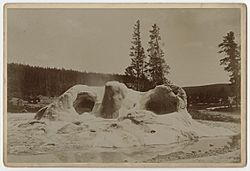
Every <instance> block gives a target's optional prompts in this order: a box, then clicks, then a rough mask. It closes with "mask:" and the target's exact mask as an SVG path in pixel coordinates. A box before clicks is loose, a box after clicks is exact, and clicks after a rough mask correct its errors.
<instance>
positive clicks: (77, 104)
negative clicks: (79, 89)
mask: <svg viewBox="0 0 250 171" xmlns="http://www.w3.org/2000/svg"><path fill="white" fill-rule="evenodd" d="M94 105H95V99H94V98H93V97H92V96H90V95H89V94H88V93H81V94H78V95H77V98H76V100H75V101H74V103H73V106H74V108H75V110H76V112H77V113H79V114H82V113H84V112H91V111H92V110H93V107H94Z"/></svg>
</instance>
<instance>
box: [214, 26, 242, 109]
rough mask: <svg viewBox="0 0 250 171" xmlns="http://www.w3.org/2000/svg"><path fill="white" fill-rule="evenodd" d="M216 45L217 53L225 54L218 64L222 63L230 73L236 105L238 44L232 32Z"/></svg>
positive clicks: (238, 64)
mask: <svg viewBox="0 0 250 171" xmlns="http://www.w3.org/2000/svg"><path fill="white" fill-rule="evenodd" d="M218 47H219V48H220V50H219V51H218V53H222V54H224V55H225V57H224V58H223V59H220V65H224V70H225V71H227V72H229V74H230V75H229V77H230V82H231V84H232V86H233V88H234V94H235V96H236V105H237V106H238V104H239V99H240V46H239V45H238V44H237V43H236V42H235V36H234V32H232V31H230V32H229V33H227V35H226V36H224V37H223V41H222V43H220V44H219V45H218Z"/></svg>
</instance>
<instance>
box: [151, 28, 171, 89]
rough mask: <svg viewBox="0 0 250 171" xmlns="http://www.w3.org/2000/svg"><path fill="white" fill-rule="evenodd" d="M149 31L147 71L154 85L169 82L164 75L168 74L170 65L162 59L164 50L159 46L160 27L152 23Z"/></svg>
mask: <svg viewBox="0 0 250 171" xmlns="http://www.w3.org/2000/svg"><path fill="white" fill-rule="evenodd" d="M149 32H150V41H149V42H148V43H149V48H148V50H147V51H148V53H149V55H148V56H149V63H148V71H149V73H150V76H151V79H152V82H153V84H154V85H161V84H167V83H169V81H168V79H167V78H166V75H167V74H169V70H170V67H169V65H167V64H166V61H165V60H164V52H163V51H162V49H161V48H160V40H161V37H160V28H159V27H158V26H157V25H156V24H154V25H153V26H152V30H150V31H149Z"/></svg>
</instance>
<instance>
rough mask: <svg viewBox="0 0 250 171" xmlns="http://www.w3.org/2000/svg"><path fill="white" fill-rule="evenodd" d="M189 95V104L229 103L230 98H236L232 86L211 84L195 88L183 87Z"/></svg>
mask: <svg viewBox="0 0 250 171" xmlns="http://www.w3.org/2000/svg"><path fill="white" fill-rule="evenodd" d="M183 89H184V90H185V91H186V93H187V95H188V102H189V104H197V103H219V102H221V103H227V102H228V97H232V96H234V93H233V92H234V86H232V84H211V85H204V86H195V87H183Z"/></svg>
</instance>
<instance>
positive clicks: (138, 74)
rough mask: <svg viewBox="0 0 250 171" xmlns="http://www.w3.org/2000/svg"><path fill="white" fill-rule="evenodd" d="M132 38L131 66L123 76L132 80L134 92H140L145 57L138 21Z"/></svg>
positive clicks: (143, 77)
mask: <svg viewBox="0 0 250 171" xmlns="http://www.w3.org/2000/svg"><path fill="white" fill-rule="evenodd" d="M132 36H133V37H132V41H131V43H132V46H131V48H130V54H129V56H130V57H131V64H130V66H128V67H127V68H126V70H125V74H126V75H128V76H130V77H132V78H134V84H135V88H136V90H140V89H141V87H142V86H143V85H142V84H143V80H144V79H145V78H146V76H145V71H146V65H145V59H146V56H145V53H144V49H143V47H142V43H141V32H140V20H137V21H136V24H135V25H134V32H133V34H132Z"/></svg>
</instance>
